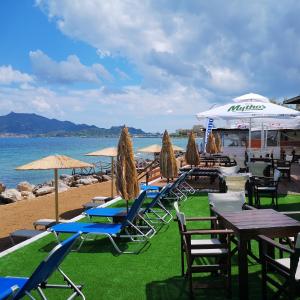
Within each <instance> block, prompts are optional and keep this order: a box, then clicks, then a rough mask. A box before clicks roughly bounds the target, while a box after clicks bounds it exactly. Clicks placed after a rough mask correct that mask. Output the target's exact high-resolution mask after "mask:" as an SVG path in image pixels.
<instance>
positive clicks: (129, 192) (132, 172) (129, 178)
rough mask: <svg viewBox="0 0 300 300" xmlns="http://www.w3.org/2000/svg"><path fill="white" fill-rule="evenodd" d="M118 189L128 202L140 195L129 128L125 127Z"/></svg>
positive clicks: (118, 167) (120, 144) (120, 148)
mask: <svg viewBox="0 0 300 300" xmlns="http://www.w3.org/2000/svg"><path fill="white" fill-rule="evenodd" d="M116 175H117V178H116V187H117V190H118V192H120V194H121V195H122V197H123V199H125V200H126V202H127V210H128V201H129V200H130V199H134V198H136V197H137V196H138V194H139V184H138V178H137V171H136V167H135V161H134V154H133V147H132V142H131V138H130V135H129V132H128V128H127V127H124V128H123V129H122V132H121V136H120V139H119V144H118V153H117V173H116Z"/></svg>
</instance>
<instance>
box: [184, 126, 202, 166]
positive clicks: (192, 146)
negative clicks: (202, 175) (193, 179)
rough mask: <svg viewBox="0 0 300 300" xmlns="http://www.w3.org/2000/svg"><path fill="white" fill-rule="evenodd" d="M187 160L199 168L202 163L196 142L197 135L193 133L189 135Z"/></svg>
mask: <svg viewBox="0 0 300 300" xmlns="http://www.w3.org/2000/svg"><path fill="white" fill-rule="evenodd" d="M185 160H186V162H187V163H188V164H189V165H191V166H193V165H194V166H197V165H199V163H200V155H199V151H198V147H197V145H196V141H195V134H194V133H193V132H191V133H190V135H189V140H188V143H187V146H186V152H185Z"/></svg>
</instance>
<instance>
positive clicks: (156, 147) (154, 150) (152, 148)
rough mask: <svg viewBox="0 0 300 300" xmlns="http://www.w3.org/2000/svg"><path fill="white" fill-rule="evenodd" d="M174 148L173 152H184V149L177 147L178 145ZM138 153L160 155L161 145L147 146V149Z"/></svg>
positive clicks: (142, 149)
mask: <svg viewBox="0 0 300 300" xmlns="http://www.w3.org/2000/svg"><path fill="white" fill-rule="evenodd" d="M172 146H173V151H174V152H176V151H184V149H183V148H181V147H179V146H176V145H172ZM138 151H139V152H144V153H160V151H161V145H158V144H153V145H150V146H147V147H145V148H141V149H138Z"/></svg>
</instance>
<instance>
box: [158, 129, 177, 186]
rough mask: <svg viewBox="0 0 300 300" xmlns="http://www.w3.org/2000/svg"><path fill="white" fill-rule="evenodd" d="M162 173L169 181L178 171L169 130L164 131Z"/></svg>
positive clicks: (161, 152) (161, 160) (161, 159)
mask: <svg viewBox="0 0 300 300" xmlns="http://www.w3.org/2000/svg"><path fill="white" fill-rule="evenodd" d="M160 173H161V175H162V176H163V177H165V178H167V180H168V181H169V178H174V177H175V176H177V173H178V170H177V163H176V158H175V155H174V150H173V147H172V143H171V140H170V137H169V134H168V131H167V130H165V132H164V135H163V139H162V147H161V151H160Z"/></svg>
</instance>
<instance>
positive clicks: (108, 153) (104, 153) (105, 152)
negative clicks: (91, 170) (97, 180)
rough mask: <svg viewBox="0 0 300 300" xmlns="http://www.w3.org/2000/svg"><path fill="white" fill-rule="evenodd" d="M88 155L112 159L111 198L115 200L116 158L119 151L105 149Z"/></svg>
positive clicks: (113, 148) (112, 148)
mask: <svg viewBox="0 0 300 300" xmlns="http://www.w3.org/2000/svg"><path fill="white" fill-rule="evenodd" d="M86 155H87V156H109V157H111V198H114V173H115V171H114V157H116V156H117V155H118V149H117V148H116V147H110V148H104V149H101V150H98V151H94V152H90V153H87V154H86Z"/></svg>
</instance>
